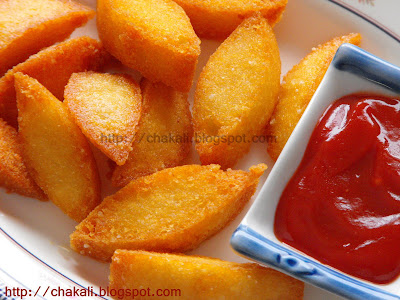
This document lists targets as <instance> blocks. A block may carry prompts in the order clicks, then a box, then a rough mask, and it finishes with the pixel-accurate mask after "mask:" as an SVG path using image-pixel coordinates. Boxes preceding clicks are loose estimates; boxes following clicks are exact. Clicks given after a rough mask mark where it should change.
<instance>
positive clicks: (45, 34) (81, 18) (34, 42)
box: [0, 0, 95, 75]
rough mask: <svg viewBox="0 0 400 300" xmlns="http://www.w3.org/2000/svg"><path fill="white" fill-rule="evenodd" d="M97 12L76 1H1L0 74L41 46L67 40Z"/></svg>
mask: <svg viewBox="0 0 400 300" xmlns="http://www.w3.org/2000/svg"><path fill="white" fill-rule="evenodd" d="M94 15H95V13H94V11H93V10H91V9H90V8H88V7H86V6H83V5H81V4H78V3H75V2H72V1H65V0H35V1H26V0H3V1H0V75H3V74H4V73H5V72H6V71H7V70H8V69H9V68H11V67H13V66H15V65H16V64H18V63H20V62H23V61H24V60H26V59H27V58H28V57H29V56H30V55H32V54H35V53H36V52H38V51H39V50H40V49H42V48H44V47H48V46H51V45H53V44H54V43H56V42H60V41H63V40H65V39H66V38H67V37H69V36H70V34H71V33H72V32H73V31H74V30H75V28H77V27H80V26H82V25H84V24H85V23H86V22H87V21H88V20H89V19H91V18H93V17H94Z"/></svg>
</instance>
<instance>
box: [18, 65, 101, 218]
mask: <svg viewBox="0 0 400 300" xmlns="http://www.w3.org/2000/svg"><path fill="white" fill-rule="evenodd" d="M15 89H16V91H17V104H18V114H19V115H18V125H19V135H20V137H21V140H22V145H23V147H24V161H25V163H26V165H27V167H28V170H29V171H30V173H31V174H32V177H33V178H34V179H35V181H36V183H37V184H38V185H39V186H40V187H41V188H42V189H43V191H44V192H45V193H46V194H47V196H48V197H49V199H50V200H51V201H52V202H54V204H55V205H57V206H58V207H59V208H61V210H62V211H63V212H64V213H65V214H67V215H68V216H69V217H71V218H72V219H74V220H75V221H77V222H80V221H81V220H83V219H84V218H85V217H86V216H87V215H88V214H89V212H90V211H91V210H92V209H93V208H95V207H96V206H97V205H98V204H99V203H100V179H99V175H98V172H97V166H96V163H95V160H94V157H93V154H92V152H91V149H90V146H89V143H88V142H87V140H86V138H85V137H84V135H83V134H82V132H81V131H80V129H79V127H78V126H77V125H75V123H74V121H73V119H72V117H71V116H70V115H69V113H68V110H67V108H66V107H65V104H64V103H62V102H60V101H59V100H58V99H57V98H56V97H54V96H53V95H52V94H51V93H50V92H49V91H48V90H47V89H46V88H45V87H44V86H42V85H41V84H40V83H39V82H38V81H37V80H36V79H34V78H31V77H29V76H27V75H23V74H22V73H16V74H15Z"/></svg>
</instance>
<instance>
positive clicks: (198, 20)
mask: <svg viewBox="0 0 400 300" xmlns="http://www.w3.org/2000/svg"><path fill="white" fill-rule="evenodd" d="M174 1H175V2H176V3H178V4H179V5H180V6H182V8H183V9H184V10H185V12H186V13H187V15H188V16H189V18H190V21H191V22H192V25H193V28H194V30H195V31H196V33H197V35H198V36H199V37H201V38H206V39H225V38H227V37H228V36H229V35H230V34H231V33H232V32H233V31H234V30H235V29H236V27H237V26H238V25H239V24H240V23H242V21H243V20H244V19H246V18H248V17H251V16H252V15H253V14H254V13H256V12H260V13H261V14H262V16H263V17H264V18H266V19H267V20H268V22H269V24H270V25H271V26H272V25H274V24H275V23H277V22H278V21H279V20H280V19H281V17H282V14H283V11H284V10H285V8H286V4H287V0H174Z"/></svg>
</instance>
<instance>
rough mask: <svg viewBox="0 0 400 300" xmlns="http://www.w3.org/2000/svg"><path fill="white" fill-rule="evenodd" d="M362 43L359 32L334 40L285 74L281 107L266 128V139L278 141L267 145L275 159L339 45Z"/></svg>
mask: <svg viewBox="0 0 400 300" xmlns="http://www.w3.org/2000/svg"><path fill="white" fill-rule="evenodd" d="M360 42H361V35H360V34H358V33H351V34H348V35H344V36H341V37H337V38H334V39H332V40H330V41H329V42H327V43H325V44H323V45H320V46H318V48H313V51H312V52H311V53H310V54H309V55H307V56H306V57H305V58H303V60H302V61H301V62H300V63H299V64H298V65H296V66H294V67H293V69H292V70H290V71H289V72H288V73H287V74H286V76H285V77H284V78H283V82H282V86H281V89H280V92H279V100H278V104H277V105H276V108H275V110H274V113H273V115H272V117H271V120H270V123H269V125H268V126H267V133H266V134H267V136H270V137H274V141H275V142H273V143H269V144H268V153H269V155H270V156H271V158H272V159H274V160H277V159H278V156H279V154H280V153H281V151H282V149H283V147H284V146H285V144H286V142H287V140H288V139H289V137H290V135H291V134H292V131H293V129H294V128H295V127H296V125H297V123H298V122H299V120H300V118H301V116H302V115H303V112H304V110H305V109H306V107H307V105H308V103H309V102H310V100H311V98H312V96H313V95H314V93H315V91H316V90H317V88H318V86H319V84H320V83H321V80H322V78H323V77H324V75H325V73H326V70H327V69H328V67H329V64H330V63H331V61H332V59H333V57H334V56H335V53H336V51H337V50H338V48H339V47H340V45H342V44H343V43H352V44H354V45H359V44H360Z"/></svg>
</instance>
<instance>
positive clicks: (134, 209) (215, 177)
mask: <svg viewBox="0 0 400 300" xmlns="http://www.w3.org/2000/svg"><path fill="white" fill-rule="evenodd" d="M265 169H266V166H265V165H264V164H260V165H257V166H253V167H252V168H250V171H249V172H244V171H236V170H235V171H234V170H228V171H226V172H224V171H222V170H221V169H220V167H219V166H218V165H208V166H199V165H186V166H181V167H175V168H170V169H165V170H162V171H159V172H157V173H154V174H152V175H149V176H145V177H141V178H139V179H137V180H134V181H131V182H130V183H129V184H128V185H127V186H125V187H124V188H122V189H121V190H120V191H118V192H117V193H116V194H114V195H112V196H109V197H107V198H105V199H104V200H103V202H102V203H101V204H100V205H99V206H98V207H96V209H94V210H93V211H92V212H91V213H90V215H89V216H88V217H87V218H86V219H85V220H84V221H83V222H82V223H80V224H79V225H78V226H77V227H76V231H75V232H74V233H73V234H72V235H71V237H70V239H71V247H72V249H74V250H75V251H77V252H78V253H81V254H83V255H88V256H91V257H93V258H96V259H98V260H102V261H109V260H110V259H111V256H112V255H113V253H114V251H115V250H117V249H144V250H151V251H164V252H185V251H189V250H191V249H194V248H196V247H197V246H198V245H199V244H200V243H201V242H203V241H204V240H206V239H208V238H209V237H211V236H212V235H214V234H215V233H217V232H218V231H220V230H221V229H222V228H223V227H225V226H226V225H227V224H228V223H229V222H230V221H231V220H232V219H233V218H235V217H236V216H237V215H238V214H239V212H240V211H241V210H242V209H243V207H244V205H245V204H246V203H247V202H248V201H249V199H250V198H251V196H252V195H253V194H254V192H255V190H256V187H257V184H258V179H259V177H260V176H261V175H262V174H263V172H264V170H265Z"/></svg>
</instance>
